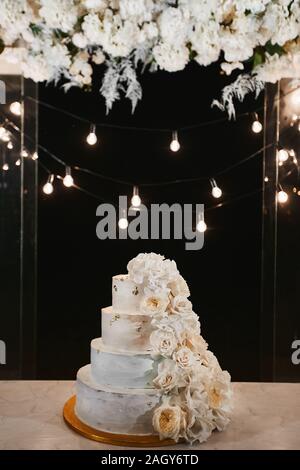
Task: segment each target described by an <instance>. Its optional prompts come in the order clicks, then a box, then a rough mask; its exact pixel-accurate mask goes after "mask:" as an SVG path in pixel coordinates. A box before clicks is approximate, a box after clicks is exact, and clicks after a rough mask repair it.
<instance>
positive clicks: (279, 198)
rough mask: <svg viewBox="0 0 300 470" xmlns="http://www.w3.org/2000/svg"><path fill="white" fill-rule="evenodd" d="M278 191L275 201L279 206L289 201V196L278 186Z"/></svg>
mask: <svg viewBox="0 0 300 470" xmlns="http://www.w3.org/2000/svg"><path fill="white" fill-rule="evenodd" d="M278 189H279V191H278V192H277V201H278V202H279V203H280V204H285V203H286V202H287V201H288V199H289V195H288V193H286V192H285V191H284V190H283V189H282V187H281V186H280V185H278Z"/></svg>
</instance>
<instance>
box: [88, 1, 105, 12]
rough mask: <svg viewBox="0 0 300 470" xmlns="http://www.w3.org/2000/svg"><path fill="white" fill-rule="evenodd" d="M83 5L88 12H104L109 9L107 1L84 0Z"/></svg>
mask: <svg viewBox="0 0 300 470" xmlns="http://www.w3.org/2000/svg"><path fill="white" fill-rule="evenodd" d="M83 4H84V6H85V7H86V8H87V9H88V10H97V11H103V10H105V8H107V5H108V2H107V1H106V0H83Z"/></svg>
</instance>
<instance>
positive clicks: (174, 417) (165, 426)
mask: <svg viewBox="0 0 300 470" xmlns="http://www.w3.org/2000/svg"><path fill="white" fill-rule="evenodd" d="M152 424H153V427H154V430H155V431H156V432H157V433H158V434H159V437H160V439H174V441H175V442H177V441H178V439H179V437H180V434H181V432H182V430H184V429H185V427H186V416H185V413H184V411H182V409H181V408H180V406H178V405H169V404H168V403H166V404H163V405H161V406H160V407H158V408H157V409H156V410H155V411H154V413H153V420H152Z"/></svg>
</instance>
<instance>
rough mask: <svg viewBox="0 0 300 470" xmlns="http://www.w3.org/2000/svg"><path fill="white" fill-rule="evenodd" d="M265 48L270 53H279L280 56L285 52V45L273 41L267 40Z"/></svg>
mask: <svg viewBox="0 0 300 470" xmlns="http://www.w3.org/2000/svg"><path fill="white" fill-rule="evenodd" d="M265 48H266V52H267V53H268V54H270V55H274V54H278V55H279V56H281V55H282V54H284V49H283V47H282V46H280V45H279V44H272V43H271V41H268V42H267V44H266V46H265Z"/></svg>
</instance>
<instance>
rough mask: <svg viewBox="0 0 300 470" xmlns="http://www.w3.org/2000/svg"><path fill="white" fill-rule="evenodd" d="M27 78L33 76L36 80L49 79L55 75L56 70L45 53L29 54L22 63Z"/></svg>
mask: <svg viewBox="0 0 300 470" xmlns="http://www.w3.org/2000/svg"><path fill="white" fill-rule="evenodd" d="M21 68H22V72H23V75H24V77H25V78H31V79H32V80H34V81H35V82H45V81H49V80H51V79H52V78H53V76H54V70H53V68H51V67H50V65H49V63H48V61H47V59H46V58H45V57H44V55H43V54H36V55H32V54H28V56H27V57H26V58H24V60H23V62H22V63H21Z"/></svg>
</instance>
